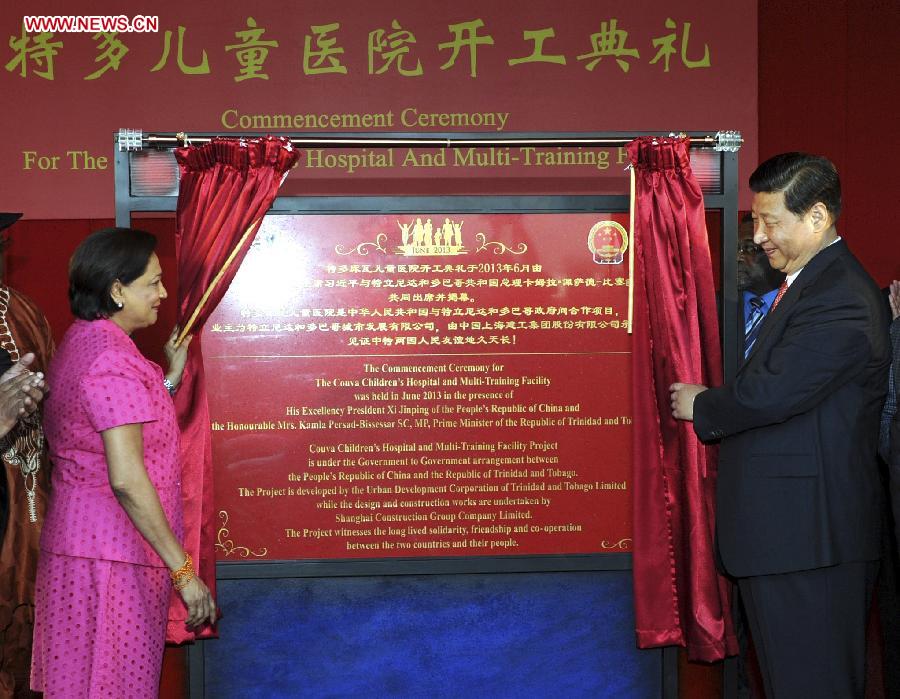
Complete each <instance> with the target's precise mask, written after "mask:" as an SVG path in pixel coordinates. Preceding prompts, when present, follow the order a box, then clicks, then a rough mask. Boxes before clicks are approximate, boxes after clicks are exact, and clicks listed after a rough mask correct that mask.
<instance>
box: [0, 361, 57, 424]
mask: <svg viewBox="0 0 900 699" xmlns="http://www.w3.org/2000/svg"><path fill="white" fill-rule="evenodd" d="M33 362H34V354H33V353H32V352H29V353H28V354H26V355H25V356H23V357H22V358H21V359H20V360H19V361H18V362H16V363H15V364H13V365H12V366H11V367H10V368H9V369H7V370H6V371H5V372H4V373H3V375H2V376H0V436H3V435H5V434H6V433H7V432H9V431H10V430H11V429H12V428H13V427H14V426H15V424H16V421H17V420H18V419H19V418H20V417H23V416H24V415H28V414H29V413H33V412H34V411H35V410H36V409H37V406H38V403H40V402H41V399H42V398H43V397H44V391H45V388H46V384H45V383H44V375H43V374H42V373H41V372H38V373H34V372H32V371H29V369H28V367H29V366H31V364H32V363H33Z"/></svg>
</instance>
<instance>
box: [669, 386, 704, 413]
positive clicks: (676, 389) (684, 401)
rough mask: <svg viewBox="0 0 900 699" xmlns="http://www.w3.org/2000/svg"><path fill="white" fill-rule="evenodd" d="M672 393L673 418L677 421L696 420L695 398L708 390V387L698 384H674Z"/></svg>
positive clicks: (671, 389) (670, 388) (671, 387)
mask: <svg viewBox="0 0 900 699" xmlns="http://www.w3.org/2000/svg"><path fill="white" fill-rule="evenodd" d="M669 390H670V391H671V392H672V417H674V418H675V419H676V420H693V419H694V398H696V397H697V396H698V395H699V394H701V393H703V392H704V391H705V390H706V386H701V385H700V384H696V383H673V384H672V385H671V386H669Z"/></svg>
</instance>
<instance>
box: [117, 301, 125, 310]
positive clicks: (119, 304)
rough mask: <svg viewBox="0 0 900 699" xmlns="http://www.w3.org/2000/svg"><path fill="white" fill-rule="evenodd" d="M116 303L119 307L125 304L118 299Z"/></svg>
mask: <svg viewBox="0 0 900 699" xmlns="http://www.w3.org/2000/svg"><path fill="white" fill-rule="evenodd" d="M116 305H117V306H118V307H119V308H122V307H123V306H124V305H125V304H124V303H122V302H121V301H118V302H116Z"/></svg>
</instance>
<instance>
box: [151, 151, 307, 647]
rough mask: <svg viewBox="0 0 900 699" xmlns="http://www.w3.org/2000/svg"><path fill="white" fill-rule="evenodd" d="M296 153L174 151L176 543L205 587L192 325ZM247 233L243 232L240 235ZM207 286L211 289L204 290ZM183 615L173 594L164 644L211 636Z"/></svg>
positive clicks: (199, 374) (206, 444)
mask: <svg viewBox="0 0 900 699" xmlns="http://www.w3.org/2000/svg"><path fill="white" fill-rule="evenodd" d="M297 157H298V153H297V152H296V151H295V150H294V149H293V148H292V147H291V144H290V141H288V140H287V139H282V138H272V137H266V138H254V139H229V138H218V139H214V140H212V141H210V142H209V143H207V144H205V145H202V146H187V147H185V148H178V149H176V150H175V158H176V159H177V161H178V164H179V167H180V169H181V182H180V185H179V191H178V208H177V211H176V234H175V235H176V238H175V245H176V247H175V253H176V259H177V266H178V322H179V325H180V326H182V327H184V324H185V323H187V322H188V321H189V319H191V318H193V319H194V322H193V326H192V329H191V332H192V333H194V339H193V341H192V342H191V346H190V350H189V352H188V361H187V366H186V367H185V371H184V377H183V379H182V383H181V386H180V387H179V389H178V392H177V393H176V394H175V409H176V412H177V413H178V421H179V425H180V427H181V457H182V464H183V474H182V479H181V484H182V491H183V496H182V499H183V502H184V530H185V541H184V546H185V549H186V550H187V552H188V553H189V554H191V556H192V557H193V559H194V564H195V568H196V569H197V572H198V573H199V575H200V577H201V578H202V579H203V581H204V582H205V583H206V584H207V585H209V586H210V589H212V590H213V591H214V590H215V578H216V571H215V553H214V545H215V540H216V532H215V504H214V502H213V480H212V446H211V439H210V428H209V407H208V405H207V400H206V385H205V380H204V375H203V354H202V349H201V343H200V330H201V329H202V327H203V323H204V322H205V321H206V319H207V318H208V317H209V315H210V314H211V313H212V311H213V310H214V309H215V307H216V306H217V305H218V303H219V301H220V300H221V299H222V297H223V296H224V295H225V292H226V291H227V289H228V286H229V284H230V283H231V280H232V279H234V275H235V274H236V273H237V270H238V267H239V266H240V263H241V261H242V260H243V259H244V256H245V255H246V253H247V250H248V249H249V248H250V244H251V243H252V242H253V236H254V234H255V232H256V228H258V226H259V223H260V222H261V221H262V218H263V216H264V215H265V213H266V211H268V210H269V208H270V207H271V206H272V202H273V201H274V199H275V195H276V194H277V192H278V187H279V186H280V184H281V182H282V180H283V178H284V175H285V173H287V171H288V170H290V168H291V167H293V165H294V163H295V162H296V161H297ZM248 230H249V231H251V232H250V234H249V235H245V234H246V233H247V231H248ZM223 270H224V274H221V276H220V273H221V272H222V271H223ZM217 277H218V279H217ZM214 281H215V282H216V283H215V284H213V282H214ZM211 286H212V291H211V292H208V290H209V289H210V287H211ZM198 308H199V309H200V310H199V312H196V311H197V309H198ZM184 620H185V609H184V605H183V604H182V603H181V600H180V599H178V597H177V595H173V597H172V603H171V605H170V607H169V624H168V629H167V633H166V640H167V641H168V642H170V643H182V642H185V641H190V640H193V639H195V638H204V637H210V636H214V635H215V632H214V631H213V630H212V629H210V628H208V627H206V628H204V629H203V630H201V631H200V632H198V633H196V634H195V633H194V632H192V631H190V630H189V629H188V628H187V627H186V626H185V623H184Z"/></svg>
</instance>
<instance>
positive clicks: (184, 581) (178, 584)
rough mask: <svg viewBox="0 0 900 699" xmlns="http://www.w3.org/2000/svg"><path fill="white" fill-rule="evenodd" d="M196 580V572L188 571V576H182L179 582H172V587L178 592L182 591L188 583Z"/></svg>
mask: <svg viewBox="0 0 900 699" xmlns="http://www.w3.org/2000/svg"><path fill="white" fill-rule="evenodd" d="M193 579H194V571H192V570H191V571H188V572H187V573H186V574H184V575H182V576H181V577H180V578H179V579H178V580H175V581H173V582H172V587H174V588H175V589H176V590H178V591H181V590H183V589H184V588H186V587H187V586H188V583H189V582H190V581H191V580H193Z"/></svg>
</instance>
